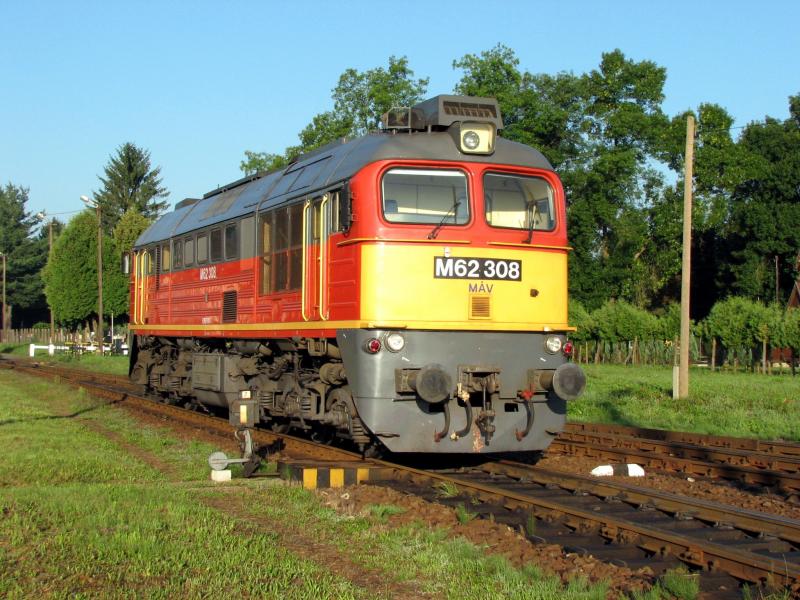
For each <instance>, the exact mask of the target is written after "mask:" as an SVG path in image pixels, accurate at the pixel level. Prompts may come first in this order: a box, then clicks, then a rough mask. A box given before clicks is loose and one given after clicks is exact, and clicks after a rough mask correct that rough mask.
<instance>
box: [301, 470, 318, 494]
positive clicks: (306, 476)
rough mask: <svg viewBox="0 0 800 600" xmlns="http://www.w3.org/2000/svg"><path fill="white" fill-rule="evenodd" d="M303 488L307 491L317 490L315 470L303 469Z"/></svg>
mask: <svg viewBox="0 0 800 600" xmlns="http://www.w3.org/2000/svg"><path fill="white" fill-rule="evenodd" d="M303 487H304V488H305V489H307V490H315V489H317V470H316V469H303Z"/></svg>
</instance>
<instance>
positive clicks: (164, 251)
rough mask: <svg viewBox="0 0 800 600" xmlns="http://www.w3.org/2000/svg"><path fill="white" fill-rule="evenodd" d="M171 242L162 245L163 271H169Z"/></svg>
mask: <svg viewBox="0 0 800 600" xmlns="http://www.w3.org/2000/svg"><path fill="white" fill-rule="evenodd" d="M169 255H170V252H169V244H164V245H163V246H161V272H162V273H169V266H170V265H169Z"/></svg>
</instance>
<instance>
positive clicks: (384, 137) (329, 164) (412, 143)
mask: <svg viewBox="0 0 800 600" xmlns="http://www.w3.org/2000/svg"><path fill="white" fill-rule="evenodd" d="M385 159H427V160H443V161H458V162H480V163H490V164H492V163H494V164H504V165H519V166H528V167H535V168H539V169H547V170H552V166H551V165H550V163H549V162H548V161H547V159H546V158H545V157H544V156H543V155H542V153H541V152H539V151H538V150H535V149H534V148H531V147H530V146H525V145H524V144H519V143H517V142H512V141H510V140H506V139H503V138H500V137H498V138H497V140H496V143H495V151H494V153H493V154H491V155H489V156H485V155H476V154H462V153H461V152H459V150H458V148H457V147H456V144H455V143H454V140H453V137H452V136H451V135H450V134H449V133H448V132H446V131H423V132H407V133H405V132H404V133H389V132H379V133H372V134H369V135H365V136H363V137H360V138H357V139H355V140H353V141H350V142H335V143H333V144H329V145H328V146H324V147H322V148H320V149H318V150H316V151H314V152H312V153H310V154H307V155H304V156H301V157H300V158H299V159H298V160H297V161H296V162H294V163H292V164H290V165H289V166H288V167H286V168H284V169H281V170H278V171H272V172H270V173H265V174H258V175H254V176H250V177H245V178H243V179H240V180H238V181H235V182H233V183H231V184H228V185H227V186H223V187H221V188H218V189H216V190H214V191H212V192H209V193H208V194H206V195H205V196H203V198H202V199H199V200H188V199H187V200H184V201H183V202H180V203H178V205H176V207H175V210H173V211H172V212H170V213H167V214H165V215H163V216H162V217H161V218H159V219H158V220H157V221H156V222H155V223H153V224H152V225H151V226H150V227H149V228H148V229H147V230H146V231H145V232H144V233H142V235H141V236H139V239H138V240H136V245H135V246H136V247H137V248H138V247H141V246H145V245H147V244H152V243H154V242H159V241H162V240H166V239H169V238H171V237H174V236H179V235H182V234H184V233H188V232H190V231H194V230H196V229H200V228H203V227H206V226H209V225H213V224H215V223H220V222H222V221H227V220H229V219H234V218H237V217H241V216H244V215H246V214H248V213H254V212H255V211H256V210H257V209H259V210H263V209H269V208H272V207H275V206H279V205H281V204H284V203H286V202H288V201H290V200H292V199H295V198H298V197H303V196H307V195H309V194H314V193H315V192H322V191H324V190H327V189H333V188H335V187H337V186H339V185H341V184H342V182H344V181H346V180H347V179H349V178H350V177H352V176H353V175H355V174H356V173H357V172H358V171H360V170H361V169H362V168H363V167H365V166H366V165H368V164H370V163H372V162H375V161H379V160H385Z"/></svg>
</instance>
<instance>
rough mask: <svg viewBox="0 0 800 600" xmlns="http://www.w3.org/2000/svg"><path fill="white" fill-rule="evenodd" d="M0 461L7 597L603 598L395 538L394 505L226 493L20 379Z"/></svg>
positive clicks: (124, 418) (50, 387) (457, 548)
mask: <svg viewBox="0 0 800 600" xmlns="http://www.w3.org/2000/svg"><path fill="white" fill-rule="evenodd" d="M0 447H3V448H4V460H3V461H0V514H2V518H1V519H0V597H9V598H26V597H32V596H50V597H68V596H69V597H72V596H75V597H100V598H103V597H114V598H117V597H131V598H138V597H153V598H171V597H228V596H230V597H234V596H251V597H252V596H257V597H265V598H284V597H286V598H309V597H313V598H345V599H347V598H365V599H366V598H370V599H371V598H375V597H390V596H394V595H395V594H394V593H393V592H392V591H386V590H384V591H383V592H379V591H376V590H375V589H373V587H374V586H372V585H370V584H368V583H365V581H366V582H368V581H372V579H370V578H366V579H363V578H360V577H359V576H358V572H359V570H363V572H365V573H374V574H376V575H377V576H378V580H379V581H381V582H387V583H386V585H387V586H388V587H387V588H386V589H387V590H393V589H394V588H393V587H392V586H407V587H408V588H409V589H411V590H413V592H414V593H415V594H416V593H417V592H418V593H420V594H423V595H430V596H432V597H447V598H494V597H498V596H501V597H509V598H530V597H536V598H543V599H556V598H575V599H578V598H581V599H591V598H597V599H600V598H604V597H605V595H606V588H605V586H603V585H587V584H586V583H585V582H583V581H576V582H572V583H570V584H568V585H566V586H564V585H562V583H561V582H560V580H559V579H558V578H556V577H552V576H544V575H542V574H541V573H540V572H539V571H538V570H536V569H534V568H525V569H515V568H514V567H512V566H511V565H510V564H509V563H508V562H507V561H506V560H505V559H502V558H498V557H496V556H487V555H486V554H485V553H484V549H483V548H481V547H478V546H475V545H473V544H470V543H468V542H466V541H463V540H460V539H457V540H453V539H450V538H449V537H448V534H447V532H445V531H441V530H432V529H431V528H430V527H428V526H427V525H424V524H422V523H421V522H420V523H416V524H414V525H412V526H408V527H404V528H402V529H392V528H388V527H386V526H385V525H383V523H384V522H385V521H386V520H387V519H388V517H389V516H391V515H392V514H396V513H398V512H399V511H400V510H402V509H400V508H399V507H396V506H391V505H386V506H374V507H372V508H371V509H370V510H369V511H368V515H367V516H363V517H349V516H343V515H341V514H338V513H336V512H334V511H332V510H330V509H328V508H325V507H323V506H322V505H321V504H320V502H319V500H318V498H317V497H316V496H315V495H314V494H313V493H311V492H308V491H306V490H303V489H302V488H300V487H298V486H291V487H290V486H284V485H281V484H280V483H279V482H276V481H275V480H254V481H253V480H250V481H245V480H242V479H234V481H233V482H231V483H230V484H226V485H222V486H215V485H213V484H211V483H209V482H208V467H207V466H206V462H205V461H206V458H207V456H208V454H209V453H210V452H211V451H213V450H215V448H212V447H210V446H208V445H205V444H202V443H198V442H192V441H185V440H181V439H176V438H175V437H174V436H173V435H171V434H170V432H169V431H168V430H164V429H162V428H160V427H154V426H147V425H143V424H141V423H140V422H138V421H136V420H135V419H134V418H132V417H131V416H130V415H129V414H128V413H126V412H125V411H123V410H121V409H120V408H118V407H117V406H114V405H107V404H103V403H102V402H100V401H98V400H95V399H93V398H90V397H89V396H88V395H86V394H84V393H82V392H80V391H75V390H73V389H72V388H69V387H66V386H63V385H60V384H54V383H50V382H45V381H40V380H31V379H29V378H26V377H24V376H22V375H20V374H18V373H14V372H13V371H0ZM234 506H236V507H237V508H236V509H234V508H233V507H234ZM465 512H466V510H465ZM262 524H266V525H262ZM287 528H289V530H287ZM292 528H293V529H292ZM298 540H300V541H298ZM303 540H305V541H303ZM311 548H313V550H311ZM326 549H327V552H326V551H325V550H326ZM304 550H305V551H304ZM325 556H328V557H329V558H328V559H325V558H324V557H325ZM330 557H334V558H330ZM331 560H333V561H342V560H344V561H349V562H346V564H349V565H353V567H352V568H349V569H342V568H335V566H334V565H332V564H331V562H330V561H331ZM335 564H339V566H341V564H340V563H335ZM354 571H355V575H354ZM398 589H403V588H402V587H401V588H398Z"/></svg>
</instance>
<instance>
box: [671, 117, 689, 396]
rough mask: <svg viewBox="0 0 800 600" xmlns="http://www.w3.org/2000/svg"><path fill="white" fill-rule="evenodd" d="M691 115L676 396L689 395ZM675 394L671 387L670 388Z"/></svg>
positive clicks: (687, 150) (684, 187)
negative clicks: (679, 352)
mask: <svg viewBox="0 0 800 600" xmlns="http://www.w3.org/2000/svg"><path fill="white" fill-rule="evenodd" d="M693 162H694V117H693V116H692V115H689V116H688V117H687V118H686V161H685V164H684V175H683V177H684V181H683V260H682V262H681V354H680V365H679V366H678V398H687V397H688V396H689V296H690V294H689V287H690V285H691V272H692V163H693ZM673 395H674V390H673Z"/></svg>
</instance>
